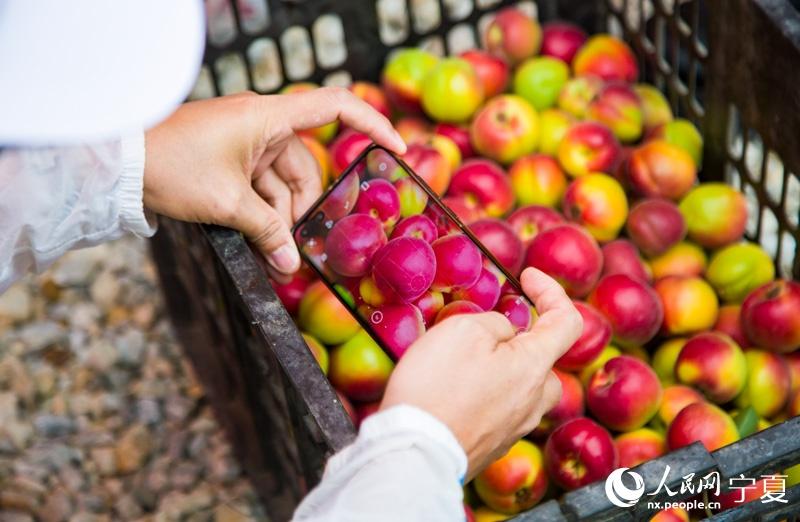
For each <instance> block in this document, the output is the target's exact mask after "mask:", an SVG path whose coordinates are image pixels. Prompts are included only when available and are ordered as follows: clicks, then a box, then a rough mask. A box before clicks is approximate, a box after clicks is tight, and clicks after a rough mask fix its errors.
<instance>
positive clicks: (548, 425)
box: [532, 369, 584, 438]
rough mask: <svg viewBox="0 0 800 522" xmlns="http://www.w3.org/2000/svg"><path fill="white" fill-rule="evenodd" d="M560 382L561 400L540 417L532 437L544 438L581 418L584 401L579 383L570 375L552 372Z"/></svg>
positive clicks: (558, 371)
mask: <svg viewBox="0 0 800 522" xmlns="http://www.w3.org/2000/svg"><path fill="white" fill-rule="evenodd" d="M553 373H555V375H556V377H558V380H559V381H560V382H561V399H560V400H559V401H558V404H556V405H555V407H554V408H553V409H551V410H550V411H548V412H547V413H545V414H544V416H543V417H542V421H541V422H540V423H539V425H538V426H537V427H536V429H535V430H533V434H532V435H533V436H534V437H537V438H538V437H545V436H547V435H549V434H550V433H551V432H552V431H553V430H554V429H556V428H557V427H559V426H561V425H562V424H564V423H565V422H567V421H569V420H572V419H576V418H578V417H582V416H583V410H584V399H583V385H582V384H581V381H580V380H579V379H578V378H577V377H575V376H574V375H573V374H571V373H567V372H563V371H561V370H555V369H554V370H553Z"/></svg>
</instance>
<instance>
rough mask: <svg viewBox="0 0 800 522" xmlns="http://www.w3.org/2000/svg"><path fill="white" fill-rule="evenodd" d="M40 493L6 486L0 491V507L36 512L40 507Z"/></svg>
mask: <svg viewBox="0 0 800 522" xmlns="http://www.w3.org/2000/svg"><path fill="white" fill-rule="evenodd" d="M39 497H40V495H36V494H31V493H27V492H21V491H16V490H13V489H6V488H4V489H3V490H2V491H0V508H2V510H6V509H10V510H14V511H22V512H23V513H30V514H34V513H35V512H36V510H37V509H38V507H39Z"/></svg>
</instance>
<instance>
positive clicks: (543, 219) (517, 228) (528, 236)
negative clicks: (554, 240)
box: [506, 205, 564, 248]
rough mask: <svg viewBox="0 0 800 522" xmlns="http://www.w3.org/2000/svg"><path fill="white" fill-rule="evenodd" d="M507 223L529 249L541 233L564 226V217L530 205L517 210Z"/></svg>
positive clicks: (549, 210) (553, 211)
mask: <svg viewBox="0 0 800 522" xmlns="http://www.w3.org/2000/svg"><path fill="white" fill-rule="evenodd" d="M506 221H507V222H508V224H509V225H510V226H511V229H512V230H514V232H516V234H517V237H519V238H520V239H521V240H522V245H523V246H524V247H526V248H527V246H528V245H529V244H530V242H531V241H533V238H534V237H536V235H537V234H538V233H539V232H542V231H544V230H547V229H548V228H550V227H553V226H555V225H560V224H562V223H563V222H564V217H563V216H562V215H561V214H559V213H558V212H556V211H555V210H553V209H551V208H547V207H542V206H539V205H528V206H526V207H520V208H518V209H517V210H515V211H514V212H513V213H512V214H511V215H510V216H508V219H506Z"/></svg>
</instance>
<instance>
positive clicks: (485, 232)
mask: <svg viewBox="0 0 800 522" xmlns="http://www.w3.org/2000/svg"><path fill="white" fill-rule="evenodd" d="M469 228H470V230H472V233H473V234H475V237H477V238H478V241H480V242H481V244H482V245H483V246H485V247H486V248H487V249H488V250H489V252H491V253H492V255H493V256H494V257H495V259H497V261H499V262H500V264H501V265H503V266H504V267H505V268H506V270H508V271H509V272H511V273H512V274H514V275H515V276H516V275H519V272H520V269H521V268H522V256H523V254H524V252H523V250H522V241H520V239H519V238H518V237H517V235H516V234H515V233H514V230H513V229H512V228H511V227H510V226H508V225H507V224H506V223H505V222H503V221H500V220H499V219H495V218H485V219H480V220H478V221H474V222H473V223H471V224H470V225H469Z"/></svg>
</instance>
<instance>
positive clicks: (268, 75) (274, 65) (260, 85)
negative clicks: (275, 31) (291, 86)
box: [247, 38, 283, 92]
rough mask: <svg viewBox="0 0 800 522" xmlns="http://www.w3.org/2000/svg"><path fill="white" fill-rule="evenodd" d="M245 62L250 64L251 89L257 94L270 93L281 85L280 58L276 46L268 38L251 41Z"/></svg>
mask: <svg viewBox="0 0 800 522" xmlns="http://www.w3.org/2000/svg"><path fill="white" fill-rule="evenodd" d="M247 61H248V62H249V63H250V74H251V76H252V78H251V80H252V82H253V88H254V89H255V90H257V91H258V92H272V91H275V90H277V89H278V87H280V86H281V84H282V83H283V73H282V72H281V57H280V54H278V46H277V45H275V41H274V40H272V39H270V38H258V39H256V40H253V42H252V43H251V44H250V46H249V47H248V48H247Z"/></svg>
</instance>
